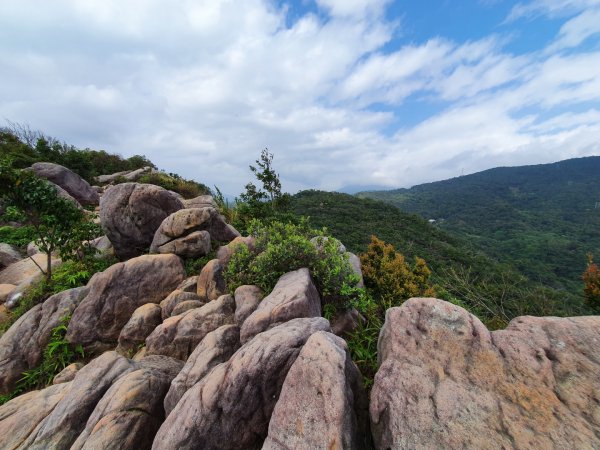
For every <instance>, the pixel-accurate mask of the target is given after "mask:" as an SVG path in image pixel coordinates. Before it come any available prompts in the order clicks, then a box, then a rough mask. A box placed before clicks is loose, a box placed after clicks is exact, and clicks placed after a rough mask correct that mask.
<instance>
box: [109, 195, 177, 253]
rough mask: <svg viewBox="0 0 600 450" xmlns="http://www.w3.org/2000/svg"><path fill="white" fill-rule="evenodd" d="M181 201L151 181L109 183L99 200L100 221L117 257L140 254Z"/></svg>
mask: <svg viewBox="0 0 600 450" xmlns="http://www.w3.org/2000/svg"><path fill="white" fill-rule="evenodd" d="M182 208H183V203H181V201H180V200H179V199H177V198H176V197H174V196H173V195H171V194H170V193H169V191H167V190H166V189H163V188H162V187H159V186H154V185H152V184H138V183H123V184H118V185H116V186H111V187H110V188H109V189H107V191H106V192H105V193H104V195H103V196H102V199H101V200H100V221H101V223H102V228H104V230H105V232H106V235H107V236H108V238H109V239H110V241H111V242H112V244H113V247H114V249H115V254H116V255H117V257H119V258H121V259H127V258H131V257H133V256H138V255H141V254H142V253H144V252H145V251H146V250H147V249H148V247H150V244H151V243H152V238H153V237H154V233H155V232H156V230H157V229H158V227H159V226H160V224H161V223H162V221H163V220H164V219H165V218H166V217H168V216H169V215H170V214H171V213H174V212H175V211H178V210H180V209H182Z"/></svg>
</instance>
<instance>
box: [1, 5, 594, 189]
mask: <svg viewBox="0 0 600 450" xmlns="http://www.w3.org/2000/svg"><path fill="white" fill-rule="evenodd" d="M0 73H2V83H0V118H3V119H6V120H10V121H12V122H18V123H23V124H28V125H29V126H31V127H32V128H34V129H39V130H41V131H43V132H44V133H46V134H48V135H51V136H54V137H57V138H59V139H61V140H64V141H66V142H68V143H72V144H74V145H77V146H79V147H91V148H95V149H105V150H107V151H111V152H115V153H120V154H122V155H124V156H130V155H133V154H145V155H146V156H148V157H149V158H150V159H151V160H153V161H154V162H155V163H156V164H157V165H158V166H159V167H161V168H163V169H165V170H167V171H169V172H177V173H180V174H181V175H183V176H185V177H188V178H194V179H197V180H199V181H202V182H204V183H206V184H208V185H211V186H212V185H217V186H219V187H220V188H221V190H223V191H224V192H226V193H228V194H232V195H236V194H238V193H239V192H241V190H242V189H243V186H244V184H245V183H246V182H247V181H248V180H249V179H250V178H251V173H250V172H249V170H248V164H250V163H252V162H253V161H254V160H255V159H256V158H257V157H258V155H259V154H260V151H261V149H262V148H264V147H268V148H269V149H270V150H271V151H272V152H273V153H274V154H275V168H276V170H277V171H278V172H279V173H280V176H281V178H282V181H283V185H284V188H285V189H287V190H288V191H290V192H295V191H297V190H299V189H306V188H316V189H326V190H339V189H344V188H346V187H348V186H381V187H382V188H394V187H409V186H412V185H415V184H419V183H424V182H429V181H435V180H440V179H445V178H450V177H453V176H458V175H460V174H467V173H472V172H476V171H479V170H484V169H487V168H490V167H495V166H499V165H522V164H537V163H547V162H553V161H557V160H562V159H567V158H572V157H580V156H588V155H598V154H600V0H526V1H522V2H518V1H506V0H479V1H477V0H471V1H467V0H464V1H433V0H430V1H419V2H417V1H387V0H312V1H309V0H299V1H295V2H291V1H286V0H277V1H274V0H273V1H271V0H245V1H243V2H240V1H234V0H205V1H204V0H176V1H169V2H166V1H164V0H130V1H127V2H122V1H120V0H86V1H85V2H80V1H76V0H56V1H53V2H38V1H35V0H18V1H17V0H7V1H5V2H3V8H2V13H0Z"/></svg>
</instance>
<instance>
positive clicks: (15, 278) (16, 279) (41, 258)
mask: <svg viewBox="0 0 600 450" xmlns="http://www.w3.org/2000/svg"><path fill="white" fill-rule="evenodd" d="M32 259H33V261H32ZM34 261H35V262H34ZM47 261H48V260H47V259H46V255H45V254H43V253H38V254H37V255H33V256H32V257H31V258H26V259H22V260H21V261H18V262H16V263H14V264H11V265H10V266H8V267H7V268H6V269H4V270H3V271H1V272H0V284H15V285H19V284H21V283H26V284H27V285H30V284H31V283H33V282H35V281H37V280H40V279H42V278H43V277H44V274H43V273H42V272H41V271H40V269H39V267H38V266H37V265H36V263H37V264H38V265H39V266H40V267H41V268H42V269H44V270H46V263H47ZM60 264H61V260H60V259H58V258H52V268H53V269H54V268H56V267H58V266H59V265H60Z"/></svg>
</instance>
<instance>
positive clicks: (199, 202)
mask: <svg viewBox="0 0 600 450" xmlns="http://www.w3.org/2000/svg"><path fill="white" fill-rule="evenodd" d="M183 204H184V205H185V207H186V208H215V209H216V208H217V203H216V202H215V199H214V198H213V197H212V195H199V196H198V197H194V198H190V199H187V200H184V201H183Z"/></svg>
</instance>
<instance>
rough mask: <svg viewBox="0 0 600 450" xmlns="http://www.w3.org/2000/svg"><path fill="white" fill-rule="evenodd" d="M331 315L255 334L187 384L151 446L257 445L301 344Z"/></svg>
mask: <svg viewBox="0 0 600 450" xmlns="http://www.w3.org/2000/svg"><path fill="white" fill-rule="evenodd" d="M317 331H329V323H328V322H327V320H325V319H323V318H321V317H319V318H310V319H295V320H291V321H289V322H287V323H285V324H282V325H280V326H278V327H275V328H272V329H270V330H268V331H265V332H264V333H261V334H259V335H257V336H256V337H255V338H254V339H253V340H252V341H250V342H248V343H247V344H246V345H244V346H243V347H241V348H240V349H239V350H238V351H237V352H235V354H234V355H233V356H232V357H231V358H230V359H229V361H228V362H226V363H223V364H220V365H218V366H217V367H215V368H214V369H213V370H212V371H210V373H209V374H208V375H206V376H205V377H204V378H202V380H201V381H200V382H198V383H196V384H195V385H194V386H193V387H192V388H191V389H190V390H188V391H187V392H186V393H185V394H184V395H183V397H182V399H181V400H180V401H179V403H177V406H176V407H175V409H173V411H171V414H169V416H168V417H167V419H166V420H165V422H164V423H163V425H162V426H161V428H160V429H159V431H158V433H157V435H156V438H155V439H154V444H153V446H152V448H153V449H154V450H161V449H181V450H184V449H192V448H207V449H208V448H229V449H247V448H257V447H259V446H260V445H261V443H262V441H263V440H264V439H265V438H266V437H267V430H268V426H269V419H270V417H271V413H272V411H273V408H274V407H275V404H276V403H277V399H278V397H279V393H280V391H281V386H282V385H283V382H284V380H285V377H286V375H287V373H288V370H289V369H290V367H291V366H292V364H293V363H294V361H295V360H296V357H297V356H298V353H299V352H300V347H302V345H304V343H305V342H306V341H307V340H308V338H309V337H310V336H311V335H312V334H314V333H316V332H317Z"/></svg>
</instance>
